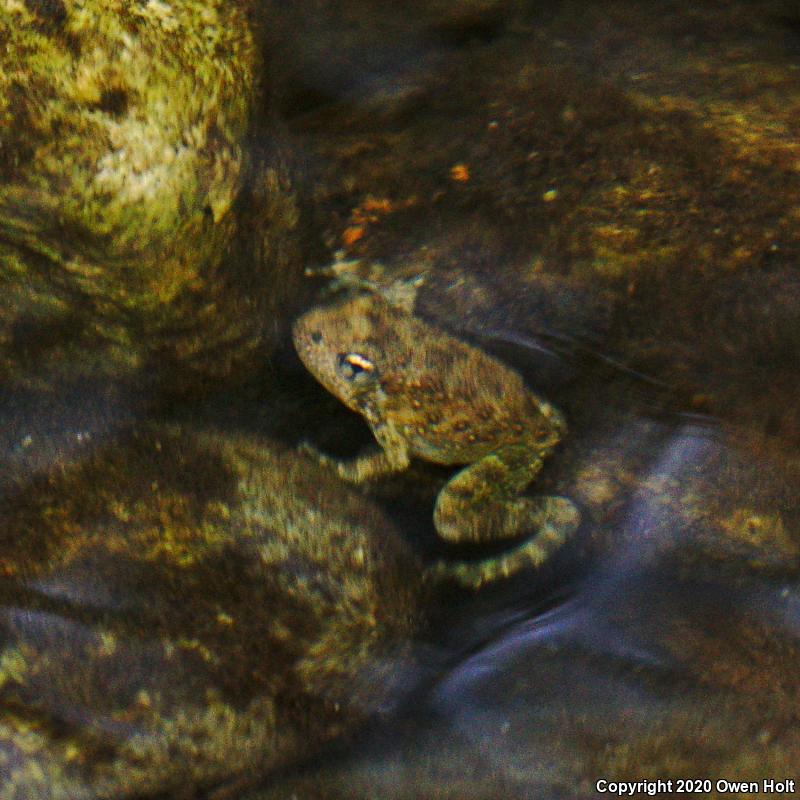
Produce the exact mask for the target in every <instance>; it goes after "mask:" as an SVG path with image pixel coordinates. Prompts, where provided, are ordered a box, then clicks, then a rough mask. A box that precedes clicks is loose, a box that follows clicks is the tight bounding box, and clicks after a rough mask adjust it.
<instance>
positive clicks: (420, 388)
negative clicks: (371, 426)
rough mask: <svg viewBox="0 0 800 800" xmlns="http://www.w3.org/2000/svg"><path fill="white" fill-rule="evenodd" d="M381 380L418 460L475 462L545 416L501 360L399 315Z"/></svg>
mask: <svg viewBox="0 0 800 800" xmlns="http://www.w3.org/2000/svg"><path fill="white" fill-rule="evenodd" d="M391 313H392V314H393V315H396V316H395V319H394V320H393V322H394V324H393V326H392V328H393V330H394V333H395V335H394V336H393V337H390V338H387V340H386V341H387V352H386V357H385V360H384V365H383V369H382V373H381V388H382V390H383V395H384V398H385V400H384V404H385V408H384V411H385V415H386V417H387V418H388V419H389V420H391V421H392V422H393V423H394V424H395V425H396V426H398V427H399V428H400V430H401V431H402V433H403V435H404V437H405V438H406V440H407V441H408V443H409V446H410V448H411V452H412V454H413V455H416V456H419V457H421V458H424V459H427V460H429V461H435V462H438V463H442V464H458V463H469V462H471V461H474V460H476V459H477V458H480V457H481V456H483V455H485V454H486V453H488V452H491V451H492V450H495V449H496V448H497V447H498V445H500V444H503V443H504V442H506V441H515V440H518V439H520V438H521V437H523V436H524V435H525V433H526V431H527V430H528V429H529V428H530V425H531V423H532V422H534V421H535V418H536V417H537V416H538V412H537V405H536V403H535V402H532V400H533V395H532V394H531V393H530V392H529V391H528V390H527V388H526V387H525V384H524V382H523V380H522V378H521V377H520V375H519V374H518V373H516V372H515V371H514V370H512V369H510V368H509V367H507V366H505V365H504V364H502V363H501V362H500V361H498V360H497V359H495V358H493V357H492V356H490V355H488V354H486V353H484V352H483V351H481V350H479V349H477V348H475V347H472V346H471V345H469V344H467V343H465V342H463V341H461V340H460V339H457V338H455V337H454V336H451V335H450V334H448V333H446V332H444V331H442V330H440V329H438V328H436V327H434V326H432V325H429V324H427V323H425V322H423V321H421V320H419V319H416V318H414V317H410V316H407V315H404V314H402V313H401V312H398V311H396V310H394V309H392V310H391Z"/></svg>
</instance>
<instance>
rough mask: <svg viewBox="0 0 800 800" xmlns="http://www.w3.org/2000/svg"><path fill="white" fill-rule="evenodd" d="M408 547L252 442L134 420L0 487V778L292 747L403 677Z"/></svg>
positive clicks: (277, 757)
mask: <svg viewBox="0 0 800 800" xmlns="http://www.w3.org/2000/svg"><path fill="white" fill-rule="evenodd" d="M420 574H421V573H420V570H419V567H418V564H417V563H416V560H415V558H414V556H413V555H412V554H411V552H410V551H409V550H408V549H407V547H406V545H405V544H404V542H403V541H402V539H401V538H400V537H399V536H398V535H397V534H396V533H395V530H394V528H393V526H392V524H391V523H390V522H389V521H388V520H387V519H386V518H385V517H384V516H383V515H382V513H380V512H379V511H378V510H377V509H376V508H375V507H373V506H372V505H371V504H370V503H369V502H368V501H366V500H365V499H363V498H361V497H360V496H358V495H356V494H355V493H352V492H350V491H349V490H347V489H346V488H343V487H342V486H341V485H340V484H339V483H338V482H337V481H335V479H334V478H331V477H330V476H329V475H327V474H326V473H325V472H323V471H322V470H321V469H320V468H318V467H317V466H316V465H315V464H313V463H311V462H310V461H308V460H305V459H302V458H300V457H298V456H296V455H293V454H291V453H285V452H283V453H282V452H280V451H278V450H277V449H276V448H275V447H273V446H271V445H270V444H269V443H268V442H265V441H258V442H255V441H253V442H251V441H245V440H243V439H241V438H238V437H236V436H232V435H223V434H219V433H211V432H207V433H197V432H195V433H190V432H186V431H182V430H180V429H178V428H176V427H166V428H165V427H147V428H142V429H140V430H136V431H131V432H129V433H128V434H127V435H126V436H122V437H120V438H119V439H118V440H116V441H115V442H114V443H113V444H105V445H102V446H100V447H98V448H97V449H96V450H95V451H94V452H88V453H84V454H83V457H82V458H81V459H80V461H79V463H73V464H68V463H66V462H64V463H61V464H57V465H55V466H54V467H53V469H52V470H51V471H50V472H49V473H47V474H44V475H42V476H40V477H39V478H37V479H34V480H33V481H24V482H21V483H20V485H19V487H18V488H17V489H16V490H13V489H12V490H9V491H8V492H7V493H6V496H5V499H4V501H3V503H2V507H0V575H2V582H1V583H0V593H1V595H2V604H0V641H2V648H1V649H0V708H2V714H0V798H3V799H4V800H5V798H19V797H42V798H45V797H47V798H64V799H65V800H66V798H69V800H76V798H85V797H92V798H94V797H115V798H123V797H131V796H136V797H138V796H142V795H145V794H149V793H153V792H164V791H171V790H173V789H175V788H178V787H179V788H181V789H182V790H187V788H189V787H200V786H208V785H213V784H215V783H217V782H219V781H221V780H223V779H227V778H230V777H231V776H236V775H237V774H241V773H246V772H251V771H252V772H264V771H268V770H270V769H271V768H275V767H276V766H279V765H281V764H285V763H287V762H288V761H291V760H292V759H297V758H299V757H301V756H303V755H305V754H307V753H309V752H311V751H312V749H313V748H314V747H315V746H319V744H320V743H321V742H324V741H326V740H328V739H330V738H332V737H334V736H339V735H341V734H342V733H343V732H346V731H348V730H350V729H353V728H354V727H355V726H356V725H357V724H358V723H360V722H363V721H364V720H365V719H366V718H367V717H368V716H369V715H370V714H373V713H375V711H376V709H377V707H378V705H379V704H381V703H383V702H385V701H386V700H387V699H388V697H389V696H390V695H391V694H392V692H393V690H396V689H397V688H398V682H399V681H401V680H402V675H403V670H404V667H405V666H407V665H408V663H409V658H410V654H409V641H410V635H411V633H412V632H413V631H415V630H418V628H419V625H420V619H421V617H420V612H419V607H420V606H419V603H420V599H419V598H420V595H419V588H420V586H419V576H420Z"/></svg>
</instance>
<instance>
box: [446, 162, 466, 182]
mask: <svg viewBox="0 0 800 800" xmlns="http://www.w3.org/2000/svg"><path fill="white" fill-rule="evenodd" d="M450 177H451V178H452V179H453V180H454V181H458V182H459V183H466V182H467V181H468V180H469V167H468V166H467V165H466V164H454V165H453V166H452V167H450Z"/></svg>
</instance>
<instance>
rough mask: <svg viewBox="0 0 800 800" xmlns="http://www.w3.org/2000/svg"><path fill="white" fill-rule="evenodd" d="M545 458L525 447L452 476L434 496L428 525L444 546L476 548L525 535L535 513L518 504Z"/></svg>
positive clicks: (500, 452)
mask: <svg viewBox="0 0 800 800" xmlns="http://www.w3.org/2000/svg"><path fill="white" fill-rule="evenodd" d="M547 452H549V448H548V450H544V449H543V448H536V447H533V446H531V444H529V443H524V444H523V443H515V444H510V445H506V446H504V447H502V448H499V449H498V450H496V451H495V452H493V453H489V454H488V455H486V456H484V457H483V458H481V459H480V460H479V461H476V462H475V463H474V464H470V465H469V466H468V467H465V468H464V469H462V470H461V472H459V473H457V474H456V475H455V476H454V477H453V478H451V479H450V481H449V482H448V483H447V485H446V486H445V487H444V488H443V489H442V490H441V492H439V496H438V497H437V498H436V507H435V509H434V512H433V522H434V525H436V530H437V531H438V533H439V535H440V536H441V537H442V538H443V539H445V540H446V541H448V542H454V543H459V544H464V543H470V542H474V543H477V544H480V543H484V542H490V541H496V540H498V539H510V538H513V537H515V536H518V535H520V534H521V533H524V532H525V531H529V530H531V528H532V527H533V526H534V525H535V524H536V523H537V521H538V519H539V515H538V507H535V506H534V507H531V504H530V501H527V500H525V499H524V498H520V494H521V493H522V492H523V491H524V489H525V487H526V486H527V485H528V484H529V483H530V482H531V481H532V480H533V479H534V478H535V477H536V475H537V474H538V472H539V471H540V470H541V468H542V460H543V459H544V457H545V455H546V454H547Z"/></svg>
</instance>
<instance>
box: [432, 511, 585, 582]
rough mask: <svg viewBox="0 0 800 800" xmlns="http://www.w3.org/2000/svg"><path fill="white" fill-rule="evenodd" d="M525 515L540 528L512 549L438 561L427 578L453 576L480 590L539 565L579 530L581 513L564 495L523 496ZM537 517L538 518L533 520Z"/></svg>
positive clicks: (457, 580) (449, 577)
mask: <svg viewBox="0 0 800 800" xmlns="http://www.w3.org/2000/svg"><path fill="white" fill-rule="evenodd" d="M516 502H517V503H520V504H524V505H525V506H526V509H525V512H524V513H525V515H526V518H527V519H528V521H529V522H533V523H534V524H535V526H536V528H537V532H536V533H535V534H534V535H533V536H531V537H530V538H528V539H526V540H524V541H523V542H522V543H521V544H519V545H518V546H516V547H514V548H513V549H512V550H510V551H508V552H506V553H502V554H500V555H497V556H492V557H490V558H484V559H480V560H477V561H452V562H451V561H439V562H437V563H436V564H434V565H432V566H431V567H430V568H429V569H428V571H427V574H426V578H427V579H428V580H433V581H436V582H438V581H442V580H452V581H455V582H456V583H458V584H460V585H461V586H463V587H464V588H466V589H472V590H477V589H479V588H480V587H481V586H483V585H484V584H487V583H491V582H492V581H497V580H500V579H502V578H507V577H509V576H510V575H513V574H515V573H516V572H519V571H520V570H523V569H526V568H530V567H534V568H538V567H540V566H541V565H542V564H544V563H545V561H547V560H548V559H549V558H550V556H551V555H552V554H553V553H554V552H555V551H556V550H558V549H559V548H560V547H561V545H562V544H564V542H565V541H566V540H567V539H568V538H569V537H570V536H571V535H572V534H573V533H574V532H575V531H576V530H577V528H578V526H579V524H580V513H579V512H578V509H577V508H575V506H574V505H573V504H572V503H571V502H570V501H569V500H567V499H566V498H565V497H541V498H538V499H537V500H529V499H527V498H521V499H520V500H518V501H516ZM534 518H536V521H535V522H534Z"/></svg>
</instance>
